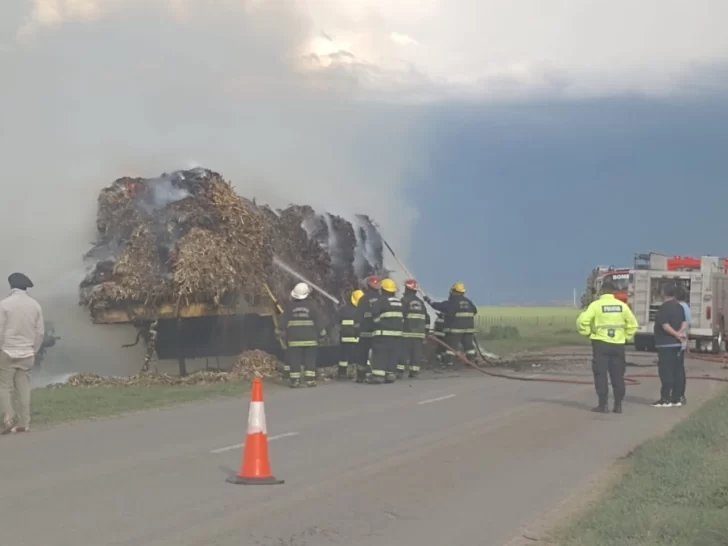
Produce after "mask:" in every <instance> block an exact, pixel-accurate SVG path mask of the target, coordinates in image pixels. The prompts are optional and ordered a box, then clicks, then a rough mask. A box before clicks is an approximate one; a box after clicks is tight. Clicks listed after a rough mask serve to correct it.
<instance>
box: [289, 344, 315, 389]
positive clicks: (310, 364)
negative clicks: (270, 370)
mask: <svg viewBox="0 0 728 546" xmlns="http://www.w3.org/2000/svg"><path fill="white" fill-rule="evenodd" d="M317 352H318V347H288V349H286V364H287V365H288V367H289V368H290V370H291V373H290V375H289V377H290V378H291V381H299V380H300V379H301V374H303V377H304V379H305V380H306V381H315V380H316V353H317Z"/></svg>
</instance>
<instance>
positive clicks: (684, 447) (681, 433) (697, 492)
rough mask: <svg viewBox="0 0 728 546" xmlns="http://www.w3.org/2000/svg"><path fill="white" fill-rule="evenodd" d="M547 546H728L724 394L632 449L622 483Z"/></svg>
mask: <svg viewBox="0 0 728 546" xmlns="http://www.w3.org/2000/svg"><path fill="white" fill-rule="evenodd" d="M548 543H549V544H555V545H558V546H624V545H630V546H725V545H726V544H728V393H724V394H722V395H721V396H719V397H717V398H716V399H714V400H712V401H710V402H708V403H707V404H706V405H705V406H703V407H702V408H700V409H699V410H698V411H697V412H696V413H694V414H693V415H692V416H690V417H688V418H687V419H686V420H685V421H684V422H683V423H681V424H679V425H678V426H677V427H675V429H673V431H672V432H670V433H669V434H667V435H665V436H663V437H661V438H658V439H656V440H653V441H650V442H648V443H646V444H644V445H643V446H642V447H640V448H638V449H637V450H636V451H635V452H634V454H633V456H632V457H631V459H630V464H629V468H628V469H627V471H626V473H625V475H624V476H623V477H622V478H621V479H620V481H618V482H617V483H616V484H615V485H614V486H613V487H612V488H611V489H610V490H609V491H608V492H607V493H606V494H605V496H604V497H603V498H602V499H601V500H599V501H597V503H596V504H595V505H594V506H593V507H591V508H590V509H589V511H588V512H586V513H585V514H583V515H581V517H579V518H577V519H576V520H574V521H573V522H571V523H570V524H568V525H566V526H565V527H563V528H561V529H559V530H557V531H556V532H555V533H553V534H552V536H551V537H550V538H549V540H548Z"/></svg>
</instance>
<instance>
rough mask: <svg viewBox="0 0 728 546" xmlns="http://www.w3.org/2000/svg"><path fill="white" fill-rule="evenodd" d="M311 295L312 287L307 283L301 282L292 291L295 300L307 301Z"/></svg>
mask: <svg viewBox="0 0 728 546" xmlns="http://www.w3.org/2000/svg"><path fill="white" fill-rule="evenodd" d="M309 294H311V287H310V286H309V285H307V284H306V283H305V282H299V283H298V284H297V285H296V286H294V287H293V290H291V297H292V298H293V299H294V300H305V299H306V298H307V297H308V296H309Z"/></svg>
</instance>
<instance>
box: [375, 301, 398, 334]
mask: <svg viewBox="0 0 728 546" xmlns="http://www.w3.org/2000/svg"><path fill="white" fill-rule="evenodd" d="M372 322H373V323H374V336H376V337H402V330H403V328H404V313H403V312H402V302H401V301H400V300H399V299H398V298H397V297H396V296H394V295H391V296H390V295H386V294H382V295H381V296H380V297H379V298H378V299H377V300H376V301H375V302H374V305H373V306H372Z"/></svg>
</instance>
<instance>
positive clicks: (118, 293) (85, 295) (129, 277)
mask: <svg viewBox="0 0 728 546" xmlns="http://www.w3.org/2000/svg"><path fill="white" fill-rule="evenodd" d="M91 277H92V279H103V281H102V282H101V283H100V284H92V283H91V282H88V281H87V282H84V283H82V288H81V303H82V304H83V305H86V306H88V307H90V308H100V307H106V306H108V305H110V304H113V303H119V302H138V303H142V304H149V303H151V302H154V301H156V300H159V299H160V298H161V299H163V298H165V296H166V295H167V294H168V292H169V290H170V288H171V283H170V279H169V278H168V277H167V276H166V275H165V274H164V272H163V267H162V264H161V263H160V261H159V253H158V250H157V243H156V239H155V237H154V235H153V234H152V232H151V231H150V230H149V229H148V227H147V226H146V225H140V226H138V227H137V228H136V229H135V230H134V232H133V233H132V235H131V237H130V239H129V241H127V243H126V245H125V246H124V247H123V250H122V252H121V255H120V256H118V257H117V258H116V260H115V261H113V266H110V262H109V261H108V260H107V261H104V262H100V263H99V264H96V267H95V268H94V271H93V272H92V273H91Z"/></svg>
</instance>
